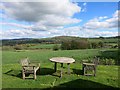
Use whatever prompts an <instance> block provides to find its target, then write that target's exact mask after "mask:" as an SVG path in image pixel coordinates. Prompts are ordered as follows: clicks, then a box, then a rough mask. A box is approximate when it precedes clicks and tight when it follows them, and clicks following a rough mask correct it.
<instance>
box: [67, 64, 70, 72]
mask: <svg viewBox="0 0 120 90" xmlns="http://www.w3.org/2000/svg"><path fill="white" fill-rule="evenodd" d="M67 65H68V74H70V63H68V64H67Z"/></svg>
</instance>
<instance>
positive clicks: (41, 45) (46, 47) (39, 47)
mask: <svg viewBox="0 0 120 90" xmlns="http://www.w3.org/2000/svg"><path fill="white" fill-rule="evenodd" d="M54 45H55V44H36V45H35V46H30V47H29V49H53V47H54ZM57 45H59V46H60V44H57Z"/></svg>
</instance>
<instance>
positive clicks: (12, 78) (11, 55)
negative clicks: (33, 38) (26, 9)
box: [2, 49, 119, 90]
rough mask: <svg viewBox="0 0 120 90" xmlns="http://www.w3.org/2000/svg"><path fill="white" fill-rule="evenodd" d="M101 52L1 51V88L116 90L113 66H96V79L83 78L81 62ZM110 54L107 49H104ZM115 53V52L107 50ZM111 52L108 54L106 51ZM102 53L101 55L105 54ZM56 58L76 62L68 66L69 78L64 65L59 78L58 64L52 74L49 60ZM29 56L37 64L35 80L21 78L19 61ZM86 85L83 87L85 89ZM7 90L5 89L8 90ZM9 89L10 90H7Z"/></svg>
mask: <svg viewBox="0 0 120 90" xmlns="http://www.w3.org/2000/svg"><path fill="white" fill-rule="evenodd" d="M100 51H101V49H85V50H59V51H53V50H20V51H3V52H2V87H3V88H41V89H45V88H71V87H72V88H116V87H118V67H119V66H117V65H110V66H109V65H99V66H98V67H97V76H96V77H93V76H83V75H82V71H81V70H82V66H81V60H84V59H92V58H93V57H94V56H95V55H101V53H100ZM106 51H110V50H106ZM111 51H116V50H111ZM108 53H111V55H114V57H115V53H114V54H112V52H107V54H108ZM107 54H104V55H107ZM57 56H59V57H60V56H66V57H72V58H74V59H75V60H76V61H75V63H73V64H71V65H70V70H71V75H67V73H66V72H67V65H66V64H64V69H63V71H64V73H63V77H62V79H61V78H59V76H60V64H58V71H57V72H54V69H53V67H54V63H52V62H50V61H49V59H50V58H52V57H57ZM24 57H29V58H30V60H31V61H37V62H40V64H41V69H40V71H41V72H40V73H38V74H37V79H36V80H33V79H26V80H23V79H22V74H21V65H20V64H19V61H20V59H22V58H24ZM86 86H87V87H86ZM8 90H9V89H8ZM11 90H12V89H11Z"/></svg>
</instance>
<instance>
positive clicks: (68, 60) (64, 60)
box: [50, 57, 75, 78]
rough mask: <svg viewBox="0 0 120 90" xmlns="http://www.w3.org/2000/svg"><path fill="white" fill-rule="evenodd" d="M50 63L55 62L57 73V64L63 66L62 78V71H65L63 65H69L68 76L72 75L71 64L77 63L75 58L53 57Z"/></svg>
mask: <svg viewBox="0 0 120 90" xmlns="http://www.w3.org/2000/svg"><path fill="white" fill-rule="evenodd" d="M50 61H52V62H54V63H55V64H54V70H55V72H56V71H57V63H60V64H61V74H60V76H61V78H62V69H63V63H66V64H67V65H68V74H70V64H71V63H73V62H75V60H74V59H73V58H69V57H53V58H51V59H50Z"/></svg>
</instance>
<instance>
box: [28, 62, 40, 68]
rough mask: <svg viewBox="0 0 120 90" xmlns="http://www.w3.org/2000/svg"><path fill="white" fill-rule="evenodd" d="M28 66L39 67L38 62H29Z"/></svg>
mask: <svg viewBox="0 0 120 90" xmlns="http://www.w3.org/2000/svg"><path fill="white" fill-rule="evenodd" d="M29 66H35V67H40V63H36V62H32V63H30V64H29Z"/></svg>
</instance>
